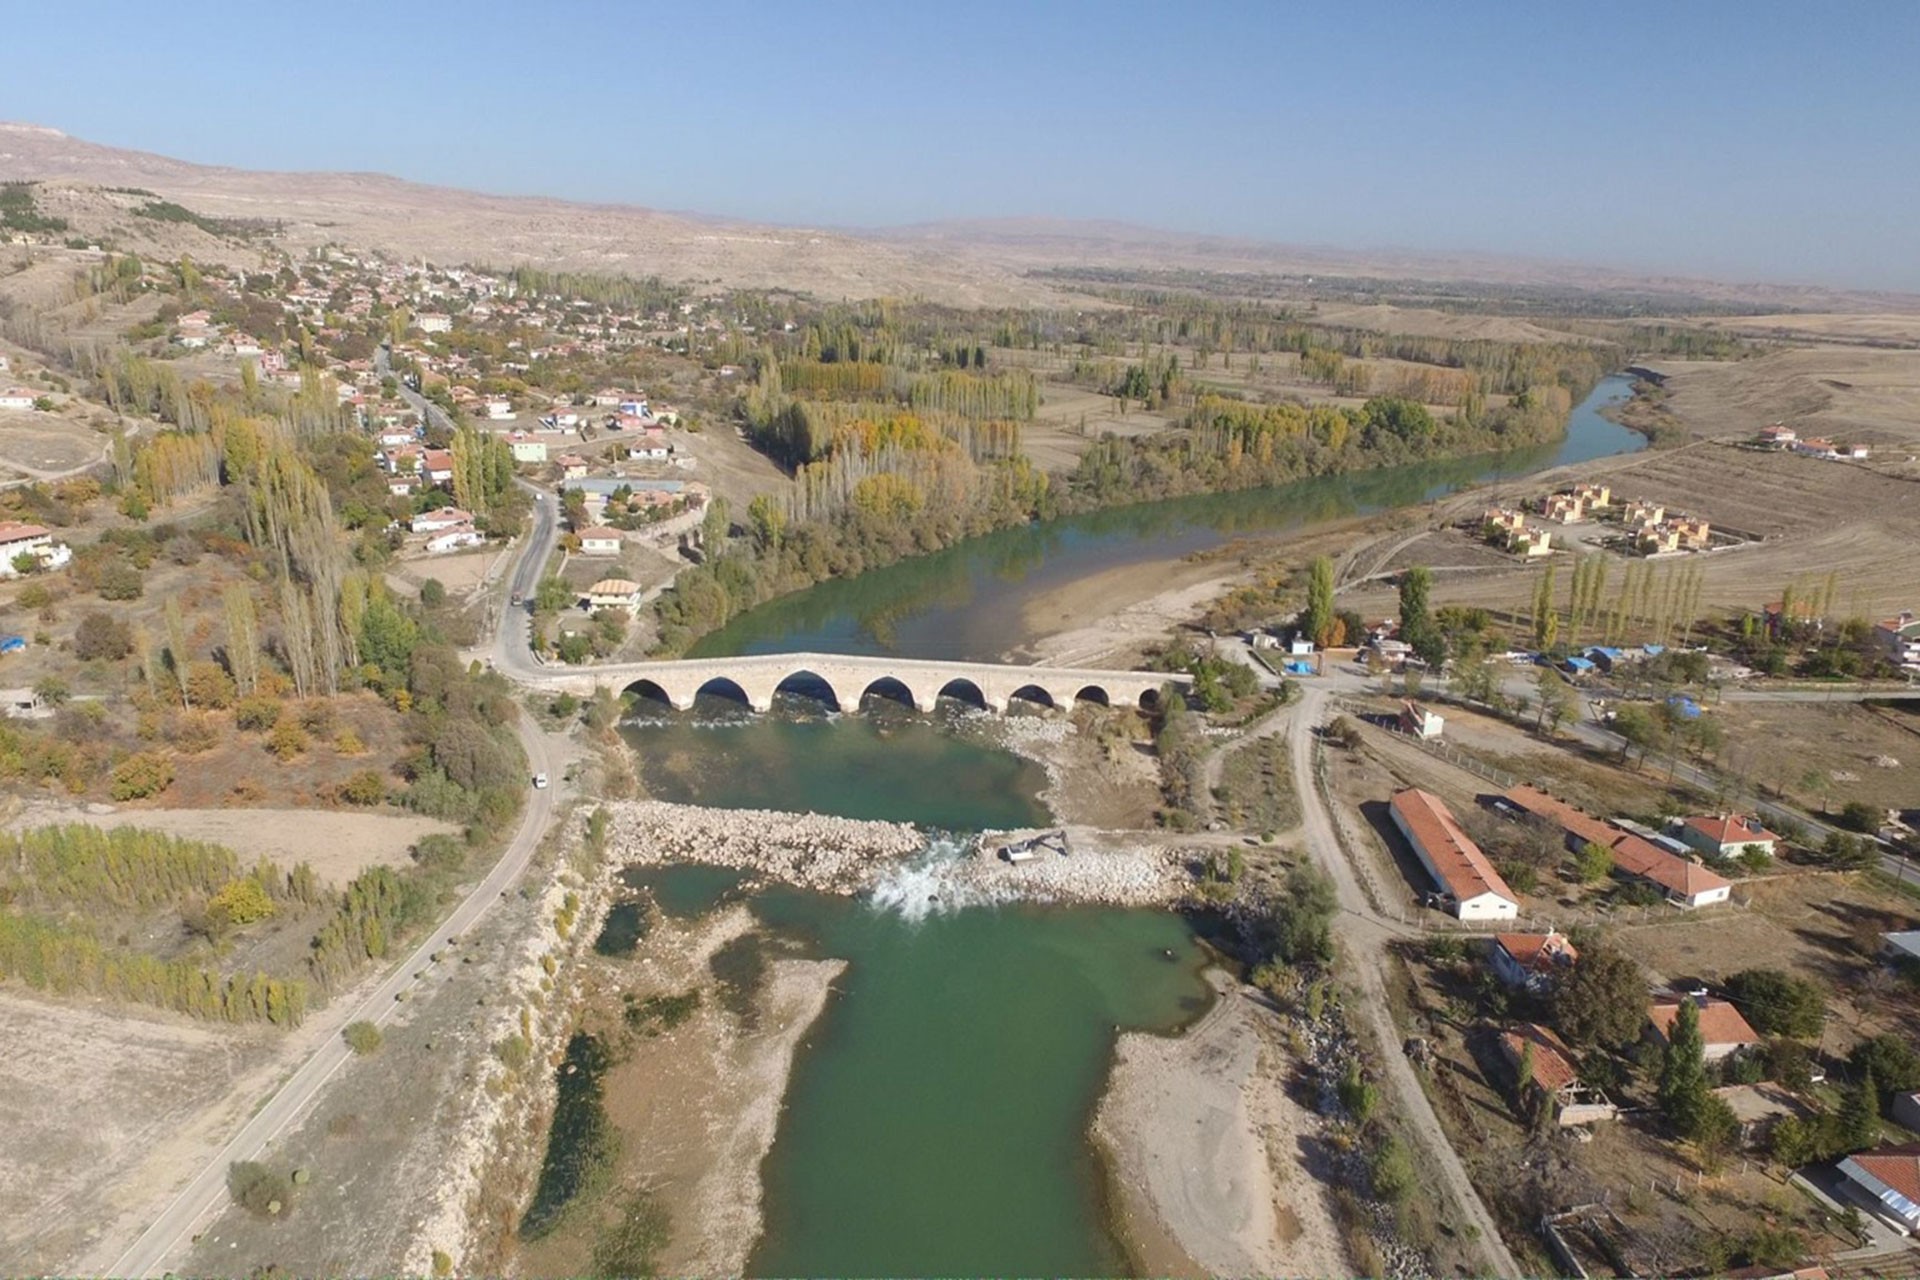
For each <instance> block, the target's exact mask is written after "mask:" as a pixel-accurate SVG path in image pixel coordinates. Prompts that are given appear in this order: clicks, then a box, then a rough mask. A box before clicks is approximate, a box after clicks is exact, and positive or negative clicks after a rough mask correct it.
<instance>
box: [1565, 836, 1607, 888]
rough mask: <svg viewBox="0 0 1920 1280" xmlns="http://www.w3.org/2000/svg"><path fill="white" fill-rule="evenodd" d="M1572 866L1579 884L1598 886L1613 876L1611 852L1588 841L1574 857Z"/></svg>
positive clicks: (1601, 845) (1603, 846) (1600, 845)
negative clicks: (1577, 876)
mask: <svg viewBox="0 0 1920 1280" xmlns="http://www.w3.org/2000/svg"><path fill="white" fill-rule="evenodd" d="M1573 865H1574V870H1575V871H1577V872H1578V873H1579V876H1580V883H1581V884H1599V883H1600V882H1601V881H1602V880H1605V879H1606V878H1607V877H1608V876H1610V875H1612V874H1613V850H1611V849H1609V848H1607V847H1606V846H1605V845H1603V844H1597V843H1595V842H1594V841H1592V840H1589V841H1587V842H1586V843H1585V844H1583V845H1581V846H1580V852H1578V853H1576V854H1575V855H1574V857H1573Z"/></svg>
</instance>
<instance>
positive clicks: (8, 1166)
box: [0, 992, 281, 1275]
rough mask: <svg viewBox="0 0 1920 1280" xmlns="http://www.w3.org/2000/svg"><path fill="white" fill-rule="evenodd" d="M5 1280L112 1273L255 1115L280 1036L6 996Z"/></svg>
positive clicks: (0, 1220) (1, 1188)
mask: <svg viewBox="0 0 1920 1280" xmlns="http://www.w3.org/2000/svg"><path fill="white" fill-rule="evenodd" d="M0 1025H4V1026H5V1028H6V1034H5V1035H0V1115H4V1116H5V1117H6V1120H5V1126H4V1127H5V1131H6V1137H5V1143H4V1146H5V1149H6V1153H7V1157H6V1159H5V1160H4V1161H0V1272H3V1273H5V1274H7V1275H39V1274H45V1273H48V1272H62V1271H73V1272H79V1271H83V1270H87V1269H89V1268H88V1267H87V1266H86V1265H85V1264H86V1261H91V1263H92V1268H93V1269H101V1268H104V1267H106V1266H107V1265H109V1264H110V1263H111V1262H112V1260H113V1258H114V1257H117V1256H118V1254H119V1252H120V1250H121V1249H122V1248H124V1247H125V1246H126V1244H127V1243H129V1242H130V1241H132V1240H133V1238H134V1237H135V1236H136V1235H138V1234H139V1232H140V1230H141V1229H142V1227H143V1226H144V1220H145V1218H146V1217H147V1216H149V1215H151V1214H153V1213H154V1212H156V1211H157V1209H158V1205H157V1204H155V1203H154V1200H155V1197H156V1194H157V1193H158V1192H160V1191H162V1190H164V1189H165V1188H166V1187H167V1186H169V1185H171V1184H172V1183H173V1182H174V1181H175V1180H176V1179H178V1178H179V1177H181V1176H182V1175H184V1174H185V1173H187V1172H188V1170H189V1169H190V1168H192V1167H193V1163H194V1162H195V1161H196V1160H198V1159H204V1152H203V1150H202V1145H203V1144H204V1143H205V1141H206V1140H207V1138H208V1137H210V1136H211V1135H213V1134H215V1133H221V1132H223V1131H224V1129H225V1128H227V1127H231V1126H233V1125H236V1124H237V1123H238V1122H239V1121H240V1120H242V1119H244V1117H245V1114H246V1111H247V1109H248V1108H249V1107H250V1106H252V1104H253V1100H254V1094H252V1093H251V1092H247V1093H240V1092H238V1091H237V1086H238V1085H239V1084H240V1083H241V1082H242V1081H243V1080H246V1079H247V1078H248V1076H249V1074H250V1073H252V1072H253V1071H254V1070H255V1069H256V1068H258V1067H259V1066H260V1065H262V1064H263V1063H266V1062H268V1061H269V1060H270V1059H271V1056H272V1052H273V1045H274V1042H275V1041H276V1040H277V1039H278V1038H279V1037H280V1034H281V1033H279V1032H276V1031H272V1030H268V1029H257V1030H241V1029H238V1028H233V1027H226V1026H213V1025H206V1024H194V1023H190V1022H188V1021H186V1020H185V1019H182V1018H170V1017H166V1016H164V1015H158V1014H147V1013H143V1012H140V1011H136V1010H131V1009H127V1008H124V1007H114V1008H101V1009H96V1008H93V1007H89V1006H86V1005H81V1004H73V1005H59V1004H53V1003H50V1002H42V1001H38V1000H33V999H28V998H26V997H22V996H19V995H16V994H14V993H11V992H5V993H0Z"/></svg>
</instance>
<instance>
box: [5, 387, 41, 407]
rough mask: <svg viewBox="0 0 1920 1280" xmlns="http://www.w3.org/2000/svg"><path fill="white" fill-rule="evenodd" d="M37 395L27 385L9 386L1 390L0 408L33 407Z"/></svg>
mask: <svg viewBox="0 0 1920 1280" xmlns="http://www.w3.org/2000/svg"><path fill="white" fill-rule="evenodd" d="M34 399H35V396H34V394H33V392H32V391H30V390H29V389H27V388H26V387H8V388H7V389H6V390H5V391H0V409H31V408H33V402H34Z"/></svg>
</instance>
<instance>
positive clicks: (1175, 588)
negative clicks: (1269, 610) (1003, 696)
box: [1009, 560, 1247, 666]
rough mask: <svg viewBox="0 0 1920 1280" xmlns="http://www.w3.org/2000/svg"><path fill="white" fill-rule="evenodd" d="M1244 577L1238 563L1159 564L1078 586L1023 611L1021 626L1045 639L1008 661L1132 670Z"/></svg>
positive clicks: (1095, 576) (1067, 587)
mask: <svg viewBox="0 0 1920 1280" xmlns="http://www.w3.org/2000/svg"><path fill="white" fill-rule="evenodd" d="M1246 575H1247V567H1246V566H1245V565H1243V564H1242V563H1240V562H1239V561H1238V560H1160V561H1154V562H1151V563H1148V564H1135V565H1123V566H1121V567H1119V568H1115V569H1108V570H1106V571H1105V572H1103V573H1096V574H1092V575H1089V576H1088V577H1085V578H1079V579H1076V580H1075V581H1073V582H1069V583H1067V584H1066V585H1064V586H1061V587H1057V588H1055V589H1054V590H1052V591H1048V592H1046V593H1044V594H1042V595H1040V596H1038V597H1037V598H1035V599H1034V600H1033V601H1032V602H1031V603H1030V604H1028V605H1027V606H1026V608H1024V609H1022V610H1021V613H1020V622H1021V626H1022V627H1023V629H1024V630H1025V631H1026V633H1027V634H1028V635H1031V636H1037V637H1039V638H1038V639H1036V640H1034V641H1032V642H1031V643H1029V644H1025V645H1022V646H1020V647H1019V648H1018V649H1016V650H1014V651H1013V652H1012V654H1010V655H1009V656H1010V658H1011V659H1012V660H1014V661H1018V662H1033V663H1044V664H1050V665H1053V666H1102V665H1107V664H1110V663H1114V662H1119V663H1121V664H1122V665H1132V659H1133V657H1134V655H1137V654H1138V653H1140V652H1141V651H1142V650H1143V649H1145V648H1146V647H1147V646H1149V645H1154V644H1159V643H1160V642H1161V641H1163V640H1164V639H1165V638H1166V634H1167V632H1168V631H1169V630H1171V629H1172V628H1174V627H1175V626H1178V625H1179V624H1180V623H1182V622H1185V621H1186V620H1187V619H1188V618H1190V617H1192V616H1193V615H1194V614H1195V613H1197V612H1199V610H1200V609H1201V607H1202V606H1204V605H1205V604H1207V603H1208V602H1209V601H1211V600H1212V599H1213V598H1214V597H1216V596H1218V595H1220V594H1222V593H1223V592H1225V591H1226V590H1227V589H1228V588H1230V587H1232V586H1233V585H1235V584H1236V583H1238V582H1239V581H1240V580H1242V579H1243V578H1245V577H1246Z"/></svg>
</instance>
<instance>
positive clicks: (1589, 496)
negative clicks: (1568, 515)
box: [1573, 480, 1613, 511]
mask: <svg viewBox="0 0 1920 1280" xmlns="http://www.w3.org/2000/svg"><path fill="white" fill-rule="evenodd" d="M1573 496H1574V497H1575V498H1578V499H1579V500H1580V503H1581V505H1582V506H1584V507H1585V508H1586V509H1587V510H1589V511H1605V510H1606V509H1607V507H1608V505H1609V504H1610V502H1611V500H1612V498H1613V490H1612V488H1610V487H1609V486H1607V485H1604V484H1595V483H1591V482H1588V481H1584V480H1583V481H1581V482H1580V483H1579V484H1576V485H1574V486H1573Z"/></svg>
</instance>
